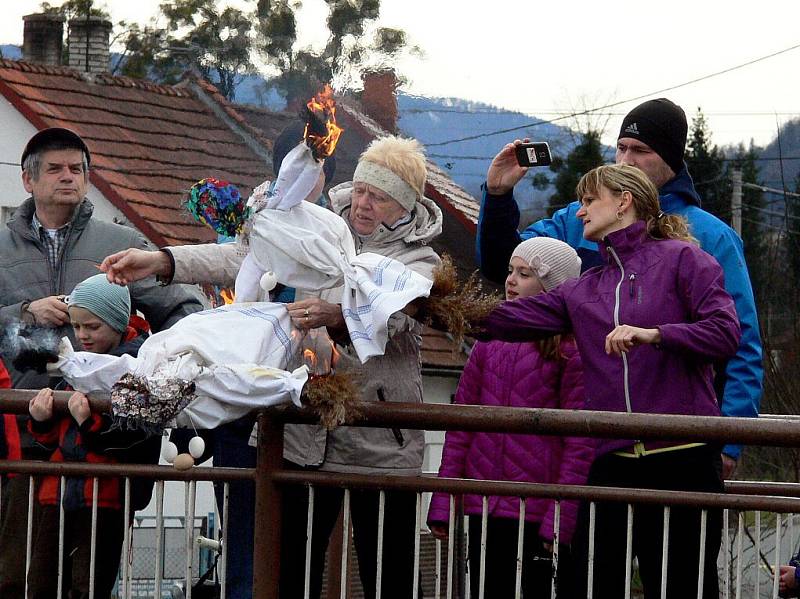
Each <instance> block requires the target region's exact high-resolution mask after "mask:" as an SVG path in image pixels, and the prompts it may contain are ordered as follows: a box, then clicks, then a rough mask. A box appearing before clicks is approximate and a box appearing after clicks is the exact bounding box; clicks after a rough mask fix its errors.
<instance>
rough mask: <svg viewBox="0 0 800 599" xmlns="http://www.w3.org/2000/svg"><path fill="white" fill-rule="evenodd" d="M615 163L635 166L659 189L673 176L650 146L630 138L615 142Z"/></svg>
mask: <svg viewBox="0 0 800 599" xmlns="http://www.w3.org/2000/svg"><path fill="white" fill-rule="evenodd" d="M616 162H617V164H628V165H630V166H635V167H636V168H638V169H639V170H641V171H643V172H644V174H645V175H647V176H648V177H649V178H650V180H651V181H652V182H653V183H654V184H655V186H656V187H657V188H659V189H660V188H661V186H662V185H664V183H666V182H667V181H669V180H670V179H672V178H673V177H674V176H675V173H674V172H673V171H672V169H671V168H670V167H669V166H667V163H666V162H664V160H663V159H662V158H661V156H659V155H658V154H656V153H655V152H654V151H653V149H652V148H651V147H650V146H648V145H647V144H645V143H642V142H640V141H639V140H638V139H633V138H631V137H622V138H620V139H618V140H617V155H616Z"/></svg>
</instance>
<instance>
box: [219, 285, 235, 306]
mask: <svg viewBox="0 0 800 599" xmlns="http://www.w3.org/2000/svg"><path fill="white" fill-rule="evenodd" d="M219 296H220V297H221V298H222V301H223V302H225V305H226V306H227V305H228V304H232V303H233V300H234V299H235V298H236V296H235V295H234V293H233V291H231V290H230V289H221V290H220V292H219Z"/></svg>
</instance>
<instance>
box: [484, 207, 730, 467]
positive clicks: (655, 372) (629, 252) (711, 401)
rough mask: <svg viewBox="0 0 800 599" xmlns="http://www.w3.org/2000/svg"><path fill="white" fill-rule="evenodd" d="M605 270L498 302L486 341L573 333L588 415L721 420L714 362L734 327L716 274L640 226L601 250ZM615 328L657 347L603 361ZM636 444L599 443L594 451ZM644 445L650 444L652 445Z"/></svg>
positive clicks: (715, 267)
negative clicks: (637, 330)
mask: <svg viewBox="0 0 800 599" xmlns="http://www.w3.org/2000/svg"><path fill="white" fill-rule="evenodd" d="M600 255H601V257H602V258H603V261H604V265H603V266H598V267H595V268H592V269H590V270H588V271H586V272H585V273H584V274H583V275H581V277H580V278H579V279H576V280H571V281H567V282H566V283H564V284H563V285H561V286H560V287H557V288H556V289H554V290H552V291H550V292H548V293H541V294H539V295H536V296H534V297H525V298H520V299H517V300H515V301H513V302H504V303H503V304H502V305H501V306H500V307H499V308H497V309H496V310H494V311H493V312H492V313H491V314H490V315H489V317H488V318H487V319H486V321H485V322H484V323H483V326H484V328H485V330H486V333H485V334H484V335H482V337H484V338H492V339H501V340H505V341H529V340H531V339H536V338H541V337H543V336H548V335H553V334H556V333H569V332H572V333H573V334H574V335H575V341H576V342H577V344H578V350H579V351H580V354H581V360H582V362H583V368H584V373H585V377H586V378H585V383H586V393H587V400H586V409H588V410H607V411H613V412H626V411H627V412H641V413H648V414H689V415H698V416H718V415H719V414H720V410H719V406H718V405H717V398H716V394H715V392H714V386H713V367H712V363H713V362H714V361H717V360H721V359H727V358H729V357H730V356H732V355H733V354H734V353H735V352H736V349H737V347H738V346H739V337H740V329H739V320H738V318H737V316H736V310H735V308H734V304H733V300H732V299H731V296H730V295H729V294H728V293H727V292H726V291H725V288H724V287H723V282H722V269H721V268H720V266H719V264H718V263H717V261H716V260H714V259H713V258H712V257H711V256H710V255H708V254H707V253H706V252H704V251H702V250H701V249H700V248H699V247H697V246H696V245H694V244H691V243H686V242H683V241H676V240H654V239H652V238H650V237H649V236H647V235H646V233H645V226H644V223H643V222H642V221H638V222H636V223H634V224H633V225H631V226H629V227H627V228H625V229H622V230H620V231H614V232H613V233H611V234H609V235H608V236H607V237H606V238H605V239H604V240H603V243H601V244H600ZM618 324H627V325H631V326H637V327H643V328H658V329H659V330H660V331H661V343H660V344H658V346H656V345H641V346H638V347H634V348H633V349H631V350H630V352H628V353H627V355H625V356H623V357H619V356H616V355H607V354H606V353H605V338H606V335H608V333H610V332H611V331H612V330H613V329H614V327H615V326H616V325H618ZM633 441H634V440H630V439H629V440H624V439H616V440H613V439H611V440H603V441H601V442H600V449H599V450H598V451H599V453H603V452H607V451H611V450H615V449H619V448H623V447H628V446H631V445H633ZM648 445H649V444H648Z"/></svg>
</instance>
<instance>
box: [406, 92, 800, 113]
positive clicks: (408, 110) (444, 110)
mask: <svg viewBox="0 0 800 599" xmlns="http://www.w3.org/2000/svg"><path fill="white" fill-rule="evenodd" d="M656 93H657V92H656ZM399 112H404V113H406V114H426V113H429V112H430V113H435V114H467V115H476V116H478V115H481V116H483V115H497V116H509V115H522V116H524V115H526V114H538V115H541V114H546V115H557V116H561V115H570V114H571V113H570V111H569V110H536V109H530V110H525V112H522V111H520V110H507V109H503V108H496V109H491V108H485V109H484V108H482V109H476V110H472V109H469V108H457V109H451V108H400V109H399ZM592 114H595V115H598V116H625V115H626V114H627V113H626V112H598V111H592ZM776 115H777V116H800V113H798V112H759V111H754V112H706V111H703V116H736V117H739V116H771V117H774V116H776Z"/></svg>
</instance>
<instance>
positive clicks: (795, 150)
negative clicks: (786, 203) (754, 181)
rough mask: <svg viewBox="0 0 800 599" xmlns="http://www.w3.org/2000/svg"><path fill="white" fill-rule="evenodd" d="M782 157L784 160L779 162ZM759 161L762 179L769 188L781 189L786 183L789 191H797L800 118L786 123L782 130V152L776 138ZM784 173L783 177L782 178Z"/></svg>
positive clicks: (799, 158) (799, 172) (765, 149)
mask: <svg viewBox="0 0 800 599" xmlns="http://www.w3.org/2000/svg"><path fill="white" fill-rule="evenodd" d="M779 157H781V158H782V160H778V158H779ZM761 158H763V159H764V160H761V161H759V164H758V166H759V168H760V172H759V175H760V178H761V181H762V182H763V184H764V185H766V186H767V187H776V188H781V186H782V182H785V183H786V187H787V189H788V190H789V191H797V190H796V185H797V176H798V174H800V118H797V119H794V120H791V121H789V122H788V123H786V124H785V125H784V126H783V127H782V128H781V140H780V151H779V147H778V137H777V135H776V136H775V139H773V140H772V141H771V142H770V143H769V144H768V145H767V147H765V148H764V149H763V150H762V151H761ZM781 171H783V177H781Z"/></svg>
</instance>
